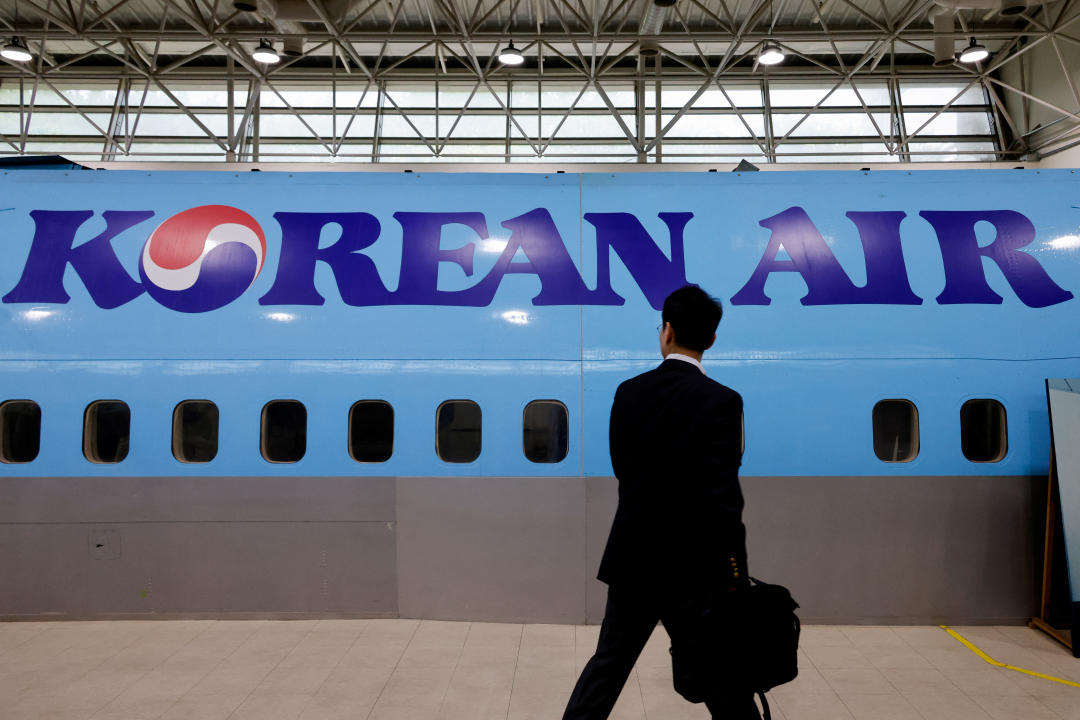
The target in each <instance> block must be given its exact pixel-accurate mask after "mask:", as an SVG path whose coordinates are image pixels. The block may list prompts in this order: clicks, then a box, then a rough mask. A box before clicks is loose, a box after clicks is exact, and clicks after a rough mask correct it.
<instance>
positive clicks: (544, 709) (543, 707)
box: [507, 686, 571, 720]
mask: <svg viewBox="0 0 1080 720" xmlns="http://www.w3.org/2000/svg"><path fill="white" fill-rule="evenodd" d="M570 690H571V688H563V689H562V691H561V692H558V691H554V692H553V691H543V690H541V691H533V690H523V689H519V688H518V687H517V686H515V687H514V692H513V693H512V694H511V695H510V707H509V712H508V713H507V718H509V720H540V719H541V718H543V719H544V720H551V719H552V718H560V717H562V714H563V711H564V710H565V709H566V702H567V701H568V700H569V699H570Z"/></svg>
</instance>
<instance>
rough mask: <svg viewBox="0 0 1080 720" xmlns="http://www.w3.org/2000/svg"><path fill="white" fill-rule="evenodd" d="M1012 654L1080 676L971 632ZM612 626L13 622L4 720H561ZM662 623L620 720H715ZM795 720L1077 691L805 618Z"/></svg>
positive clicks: (930, 710)
mask: <svg viewBox="0 0 1080 720" xmlns="http://www.w3.org/2000/svg"><path fill="white" fill-rule="evenodd" d="M957 630H958V631H959V632H961V633H963V634H964V635H965V636H966V637H967V638H968V639H969V640H971V641H972V642H974V643H975V644H976V645H977V646H979V647H981V648H982V649H983V650H984V651H985V652H987V653H988V654H989V655H990V656H991V657H994V658H995V659H997V660H1000V661H1002V662H1008V663H1010V664H1013V665H1018V666H1020V667H1024V668H1028V669H1031V670H1036V671H1039V672H1043V673H1046V674H1049V675H1055V676H1058V677H1062V678H1066V679H1069V680H1072V681H1078V682H1080V660H1074V659H1073V658H1072V657H1071V655H1070V654H1069V653H1068V652H1067V651H1066V650H1065V649H1064V648H1061V647H1060V646H1058V645H1056V644H1055V643H1053V642H1052V641H1050V640H1049V639H1047V638H1046V637H1044V636H1043V635H1041V634H1040V633H1038V632H1036V631H1034V630H1029V629H1027V628H1023V627H999V628H988V627H982V628H957ZM597 632H598V628H596V627H575V626H565V625H524V626H522V625H499V624H486V623H453V622H430V621H423V622H420V621H415V620H320V621H314V620H312V621H286V622H275V621H258V620H252V621H212V620H206V621H171V622H157V621H131V622H124V621H112V622H56V623H42V622H19V623H0V718H4V720H24V719H31V718H32V719H33V720H54V719H55V720H68V719H71V720H75V719H79V720H85V719H93V720H141V719H144V718H146V719H149V718H161V720H180V719H181V718H192V719H198V720H215V719H224V718H230V719H231V720H247V719H251V720H276V719H277V718H290V719H297V718H299V719H302V720H312V719H314V718H326V719H327V720H331V719H336V718H350V719H351V720H398V719H400V720H434V719H436V718H439V719H445V720H456V719H460V720H492V719H494V718H509V719H510V720H526V719H533V718H535V719H536V720H540V719H544V720H551V719H553V720H558V718H559V717H560V716H561V713H562V709H563V706H564V704H565V703H566V699H567V697H568V696H569V694H570V689H571V688H572V686H573V683H574V680H575V678H576V677H577V673H578V671H579V670H580V668H581V666H582V665H583V664H584V663H585V661H586V660H587V659H588V657H589V655H590V654H591V651H592V649H593V647H594V645H595V642H596V636H597ZM666 641H667V636H666V634H665V633H664V632H663V630H662V629H658V630H657V631H656V632H655V633H654V634H653V637H652V640H651V641H650V642H649V645H648V647H647V648H646V650H645V652H644V653H643V655H642V657H641V659H640V660H639V661H638V664H637V667H636V668H635V670H634V674H633V675H632V676H631V678H630V681H629V683H628V684H627V686H626V689H625V690H624V692H623V694H622V696H621V697H620V699H619V703H618V705H617V706H616V709H615V712H614V714H613V715H612V717H613V718H618V719H620V720H630V719H638V718H655V719H658V720H661V719H662V720H681V719H683V718H686V719H690V718H707V713H706V712H705V711H704V709H703V708H702V707H701V706H696V705H690V704H688V703H685V702H683V701H682V699H680V698H679V697H678V696H677V695H676V694H675V692H674V691H673V690H672V688H671V666H670V661H669V658H668V653H667V643H666ZM802 647H803V650H802V656H801V662H800V675H799V678H798V679H797V680H796V681H795V682H793V683H791V684H789V685H787V686H784V687H783V688H780V689H778V690H776V691H774V692H773V693H772V698H773V706H774V710H775V712H774V717H776V718H786V719H787V720H851V719H852V718H854V719H855V720H976V719H977V720H1044V719H1045V720H1062V719H1064V720H1080V688H1076V687H1070V686H1067V685H1062V684H1059V683H1054V682H1050V681H1047V680H1041V679H1037V678H1033V677H1029V676H1026V675H1022V674H1020V673H1017V672H1014V671H1011V670H1005V669H999V668H995V667H992V666H990V665H988V664H987V663H985V662H983V661H982V660H981V659H979V658H978V657H977V656H976V655H974V654H973V653H972V652H971V651H970V650H968V649H967V648H965V647H963V646H962V645H960V644H959V643H958V642H957V641H956V640H955V639H953V638H951V637H950V636H949V635H947V634H946V633H945V632H944V631H942V630H940V629H938V628H934V627H893V628H885V627H823V626H817V627H806V628H804V632H803V643H802Z"/></svg>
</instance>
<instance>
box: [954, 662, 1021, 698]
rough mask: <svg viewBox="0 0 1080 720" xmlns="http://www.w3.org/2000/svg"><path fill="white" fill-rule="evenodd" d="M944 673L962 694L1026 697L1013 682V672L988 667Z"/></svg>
mask: <svg viewBox="0 0 1080 720" xmlns="http://www.w3.org/2000/svg"><path fill="white" fill-rule="evenodd" d="M942 673H943V674H944V675H945V677H947V678H949V680H950V681H951V682H952V684H953V685H955V686H956V687H958V688H960V690H961V692H963V693H965V694H967V695H971V696H973V697H974V696H975V695H986V696H995V695H1024V694H1026V693H1025V691H1024V689H1023V688H1021V687H1020V686H1019V685H1017V684H1016V683H1015V682H1013V679H1012V677H1010V676H1011V675H1013V673H1012V671H1010V670H1005V669H1002V668H995V667H992V666H990V665H987V666H986V668H985V669H983V668H980V669H978V670H966V669H963V670H957V669H952V668H945V669H944V670H943V671H942Z"/></svg>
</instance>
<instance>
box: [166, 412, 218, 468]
mask: <svg viewBox="0 0 1080 720" xmlns="http://www.w3.org/2000/svg"><path fill="white" fill-rule="evenodd" d="M172 451H173V456H174V457H175V458H176V459H177V460H179V461H180V462H187V463H206V462H210V461H211V460H213V459H214V458H215V457H216V456H217V451H218V409H217V405H215V404H214V403H212V402H210V401H209V400H185V401H183V402H182V403H180V404H179V405H177V406H176V409H175V410H173V426H172Z"/></svg>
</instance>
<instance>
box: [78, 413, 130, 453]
mask: <svg viewBox="0 0 1080 720" xmlns="http://www.w3.org/2000/svg"><path fill="white" fill-rule="evenodd" d="M130 440H131V410H130V409H129V408H128V406H127V403H125V402H123V401H121V400H97V401H95V402H92V403H90V404H89V405H88V406H87V408H86V413H85V414H84V415H83V455H85V456H86V459H87V460H89V461H90V462H95V463H118V462H120V461H122V460H123V459H124V458H126V457H127V454H128V446H129V443H130Z"/></svg>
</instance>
